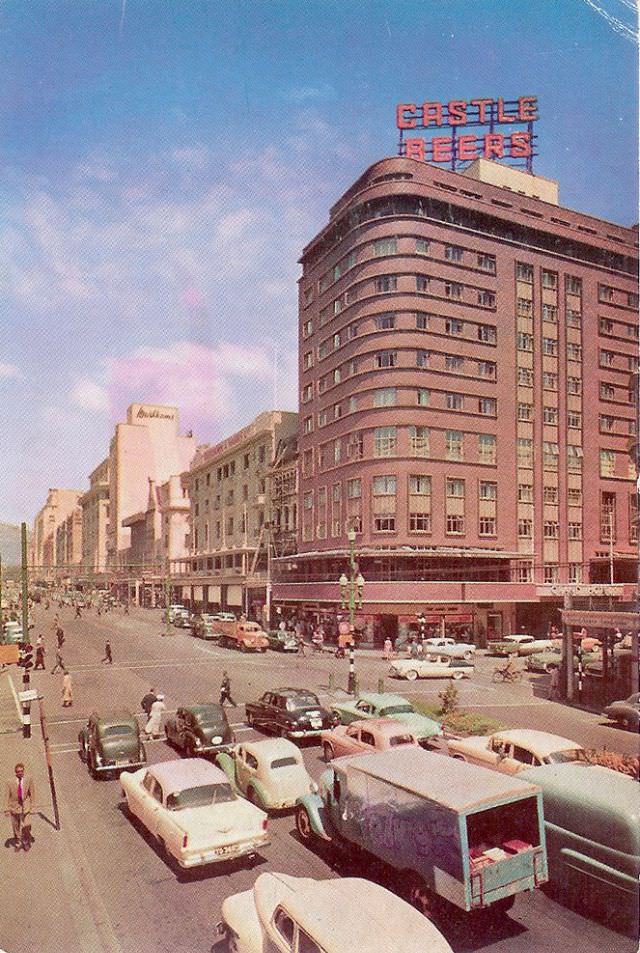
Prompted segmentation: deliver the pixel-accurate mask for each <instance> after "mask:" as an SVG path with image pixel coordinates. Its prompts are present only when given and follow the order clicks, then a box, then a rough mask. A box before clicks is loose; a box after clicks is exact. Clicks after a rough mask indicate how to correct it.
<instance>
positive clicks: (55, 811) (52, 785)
mask: <svg viewBox="0 0 640 953" xmlns="http://www.w3.org/2000/svg"><path fill="white" fill-rule="evenodd" d="M38 705H39V706H40V731H41V732H42V743H43V744H44V753H45V757H46V759H47V770H48V772H49V787H50V788H51V800H52V801H53V816H54V820H55V825H56V830H57V831H59V830H60V812H59V811H58V797H57V795H56V783H55V780H54V777H53V765H52V763H51V751H50V750H49V732H48V730H47V719H46V717H45V714H44V704H43V697H42V695H40V696H39V697H38Z"/></svg>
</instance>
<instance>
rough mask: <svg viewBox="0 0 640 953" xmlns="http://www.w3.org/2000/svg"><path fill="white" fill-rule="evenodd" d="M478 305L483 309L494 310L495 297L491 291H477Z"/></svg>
mask: <svg viewBox="0 0 640 953" xmlns="http://www.w3.org/2000/svg"><path fill="white" fill-rule="evenodd" d="M478 304H479V305H481V306H482V307H483V308H495V305H496V296H495V295H494V293H493V291H479V292H478Z"/></svg>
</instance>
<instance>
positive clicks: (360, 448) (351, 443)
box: [347, 431, 364, 460]
mask: <svg viewBox="0 0 640 953" xmlns="http://www.w3.org/2000/svg"><path fill="white" fill-rule="evenodd" d="M363 456H364V440H363V437H362V433H361V432H360V431H357V432H356V433H352V434H351V436H350V437H349V440H348V441H347V457H348V458H349V459H350V460H361V459H362V457H363Z"/></svg>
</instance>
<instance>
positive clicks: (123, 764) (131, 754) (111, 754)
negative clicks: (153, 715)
mask: <svg viewBox="0 0 640 953" xmlns="http://www.w3.org/2000/svg"><path fill="white" fill-rule="evenodd" d="M78 746H79V754H80V758H81V759H82V760H83V761H84V762H86V765H87V768H88V770H89V774H90V775H91V777H92V778H98V777H101V776H105V775H111V776H113V777H117V775H118V774H120V772H121V771H135V770H137V769H138V768H140V767H141V766H142V765H143V764H146V762H147V755H146V752H145V750H144V745H143V744H142V741H141V740H140V726H139V725H138V722H137V720H136V718H134V716H133V715H132V714H131V712H130V711H121V712H115V713H113V714H106V715H99V714H98V713H97V712H95V711H94V712H93V713H92V715H91V717H90V718H89V721H88V723H87V725H86V726H85V727H84V728H83V729H82V730H81V731H80V732H79V734H78Z"/></svg>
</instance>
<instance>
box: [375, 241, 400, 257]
mask: <svg viewBox="0 0 640 953" xmlns="http://www.w3.org/2000/svg"><path fill="white" fill-rule="evenodd" d="M397 252H398V242H397V241H396V239H395V238H379V239H378V240H377V241H375V242H374V243H373V254H374V255H375V257H376V258H380V257H381V256H383V255H396V254H397Z"/></svg>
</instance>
